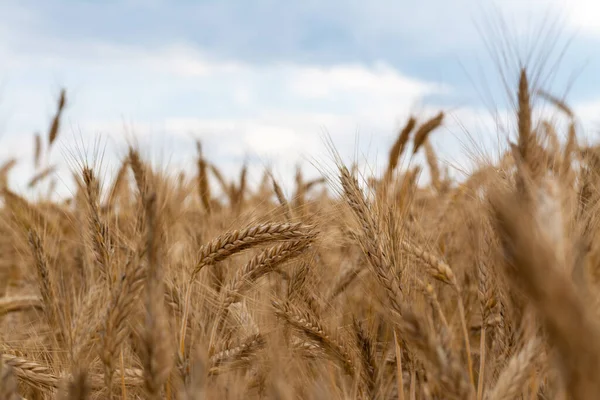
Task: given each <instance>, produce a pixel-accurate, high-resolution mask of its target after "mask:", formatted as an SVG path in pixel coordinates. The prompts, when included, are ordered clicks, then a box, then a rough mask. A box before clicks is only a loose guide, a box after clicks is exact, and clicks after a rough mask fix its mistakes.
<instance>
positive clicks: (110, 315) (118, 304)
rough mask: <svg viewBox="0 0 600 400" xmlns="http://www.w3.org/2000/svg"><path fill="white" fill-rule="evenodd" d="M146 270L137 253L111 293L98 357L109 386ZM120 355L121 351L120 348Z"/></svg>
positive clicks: (106, 383) (108, 386)
mask: <svg viewBox="0 0 600 400" xmlns="http://www.w3.org/2000/svg"><path fill="white" fill-rule="evenodd" d="M145 277H146V270H145V268H144V266H143V264H142V262H141V260H138V259H137V257H135V258H132V259H130V260H129V261H128V262H127V264H126V265H125V272H124V274H123V276H122V277H121V280H120V281H119V282H117V284H116V285H115V288H114V289H113V291H112V293H111V297H110V300H109V303H108V306H107V309H106V316H105V317H104V321H103V324H104V326H103V328H104V329H103V332H102V334H101V335H100V344H101V347H100V348H99V349H98V350H99V352H100V354H99V355H100V360H101V361H102V364H103V367H104V382H105V386H106V388H107V389H109V390H111V388H112V381H113V373H114V370H115V366H114V364H115V361H116V355H117V352H118V351H119V350H120V349H121V350H122V347H121V346H122V344H123V342H124V341H125V339H126V337H127V333H128V331H127V329H126V324H127V320H128V318H129V317H130V316H131V314H132V309H133V307H134V304H135V303H134V302H135V299H136V298H137V297H138V296H139V294H140V292H141V291H142V287H143V283H144V279H145ZM121 356H122V351H121Z"/></svg>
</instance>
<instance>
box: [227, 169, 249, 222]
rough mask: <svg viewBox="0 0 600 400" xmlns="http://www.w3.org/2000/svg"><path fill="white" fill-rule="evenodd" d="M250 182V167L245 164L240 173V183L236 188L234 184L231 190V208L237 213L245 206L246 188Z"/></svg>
mask: <svg viewBox="0 0 600 400" xmlns="http://www.w3.org/2000/svg"><path fill="white" fill-rule="evenodd" d="M247 180H248V165H247V164H244V166H243V167H242V170H241V171H240V183H239V186H238V187H237V188H236V186H235V184H234V183H233V182H232V184H231V188H230V189H229V191H230V192H231V197H230V200H231V207H232V209H233V210H234V211H235V212H239V211H240V210H241V208H242V206H243V204H244V199H245V197H246V190H247V188H246V186H247Z"/></svg>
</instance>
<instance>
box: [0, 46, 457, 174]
mask: <svg viewBox="0 0 600 400" xmlns="http://www.w3.org/2000/svg"><path fill="white" fill-rule="evenodd" d="M3 55H6V56H9V57H11V58H12V59H13V65H12V66H0V73H2V74H3V75H5V76H7V77H8V78H9V79H8V80H7V86H6V91H5V93H4V94H5V101H8V102H9V104H10V110H11V112H7V113H3V112H2V110H0V116H2V117H4V119H5V121H6V123H5V124H4V127H5V130H6V136H7V137H10V138H11V139H10V140H11V141H12V144H11V145H15V143H21V144H20V145H18V146H19V147H20V148H21V149H23V150H22V151H23V152H25V153H27V152H28V151H27V150H26V149H31V143H32V139H31V136H32V133H33V132H34V131H36V130H41V131H44V130H45V129H46V128H47V126H48V124H49V121H50V118H51V116H52V114H53V112H54V107H55V105H54V102H55V100H54V99H53V96H52V95H55V94H56V93H57V90H56V89H58V85H51V84H49V83H48V82H45V81H44V80H31V79H30V76H35V75H37V74H43V75H46V76H52V75H53V74H55V73H56V74H60V76H62V77H63V78H64V79H63V80H62V82H61V84H62V85H65V86H66V87H67V93H68V96H67V97H68V107H67V112H66V115H65V120H64V123H63V134H61V137H60V138H61V139H60V141H59V146H63V147H64V148H65V149H68V148H73V147H77V146H79V145H81V143H82V142H83V143H85V142H91V141H93V140H95V139H96V138H97V137H98V135H101V136H103V137H106V138H108V142H107V143H108V144H109V146H112V147H113V148H114V147H115V146H116V147H117V148H119V149H121V153H122V152H123V150H122V149H123V147H124V146H125V144H126V139H127V137H128V136H127V135H125V134H124V132H126V131H127V130H128V129H129V128H131V129H132V130H133V131H134V132H135V134H136V136H137V137H138V138H139V140H141V141H142V142H147V144H148V146H150V147H153V148H159V149H161V151H162V153H163V156H164V157H165V158H170V159H173V160H178V159H185V160H190V159H193V156H194V151H195V150H194V146H193V142H192V140H193V138H194V137H200V138H202V140H203V142H205V148H206V149H207V151H208V154H209V156H210V157H211V158H213V161H214V162H215V163H217V164H219V163H224V164H228V165H232V166H233V162H235V163H237V165H239V164H240V162H242V161H243V160H244V159H248V160H250V161H251V162H253V163H254V164H255V165H256V166H261V167H262V166H264V165H265V164H273V166H274V168H276V167H277V165H283V164H285V165H286V166H287V167H285V168H288V169H289V168H292V165H295V163H297V162H298V161H299V160H302V159H303V158H306V157H310V156H312V155H313V154H314V153H315V152H316V151H317V150H318V149H322V148H323V134H324V131H326V132H327V133H328V134H329V135H330V136H331V137H332V139H333V140H334V143H339V145H340V146H341V147H343V148H345V149H346V150H348V152H350V153H351V152H352V149H350V145H351V144H353V139H354V135H355V132H356V130H357V129H360V131H361V132H362V134H363V136H371V137H373V138H375V140H376V141H379V142H381V141H382V140H387V139H388V138H389V137H390V136H393V135H394V132H395V129H397V125H398V123H399V121H401V120H403V119H404V118H405V117H406V115H407V112H408V110H409V109H410V107H411V106H414V105H415V104H417V103H418V102H419V101H420V99H422V98H423V96H426V95H429V94H436V93H437V94H441V93H445V92H448V91H449V88H448V87H444V86H441V85H437V84H434V83H431V82H427V81H423V80H420V79H416V78H412V77H409V76H406V75H404V74H402V73H401V72H400V71H398V70H397V69H395V68H393V67H392V66H390V65H388V64H386V63H383V62H379V63H374V64H372V65H368V64H366V65H365V64H358V63H355V64H339V65H335V66H319V65H303V64H294V63H273V64H270V65H255V64H250V63H245V62H241V61H223V60H216V59H213V58H211V57H209V56H207V55H206V54H205V53H204V52H202V51H199V50H198V49H196V48H193V47H190V46H186V45H172V46H167V47H164V48H162V49H155V50H147V49H144V48H135V47H131V46H108V45H105V44H102V45H90V47H88V48H87V49H82V48H80V47H79V46H74V48H73V49H72V51H67V50H66V49H65V50H64V51H63V52H62V53H59V54H55V55H47V54H45V53H41V54H36V53H32V54H27V55H19V54H10V53H9V54H7V53H6V51H5V52H4V54H3ZM15 110H20V111H15ZM165 143H167V144H168V146H166V147H165V146H164V144H165ZM29 151H31V150H29ZM110 151H111V149H110V148H109V149H108V151H107V152H108V153H110ZM169 151H170V152H171V153H170V154H166V153H167V152H169ZM59 155H60V154H58V155H57V154H56V153H55V154H54V156H55V157H58V156H59ZM24 156H25V155H24ZM28 156H29V155H27V157H28ZM105 161H106V162H107V163H109V164H110V163H111V162H112V163H114V162H116V161H118V160H117V158H116V157H114V156H110V155H108V156H107V159H106V160H105ZM228 172H229V173H231V174H234V173H236V172H235V171H233V167H232V168H231V169H230V170H229V171H228ZM17 175H18V174H17ZM18 176H20V177H22V174H21V175H18Z"/></svg>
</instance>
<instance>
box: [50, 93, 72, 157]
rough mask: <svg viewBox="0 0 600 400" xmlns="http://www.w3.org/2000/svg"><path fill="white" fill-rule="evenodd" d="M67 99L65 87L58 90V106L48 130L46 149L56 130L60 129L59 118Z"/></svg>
mask: <svg viewBox="0 0 600 400" xmlns="http://www.w3.org/2000/svg"><path fill="white" fill-rule="evenodd" d="M66 101H67V92H66V90H65V89H62V90H61V91H60V97H59V98H58V108H57V110H56V114H55V115H54V118H53V119H52V124H51V125H50V130H49V131H48V149H50V148H51V147H52V144H53V143H54V141H55V140H56V138H57V137H58V131H59V129H60V119H61V117H62V113H63V110H64V108H65V104H66Z"/></svg>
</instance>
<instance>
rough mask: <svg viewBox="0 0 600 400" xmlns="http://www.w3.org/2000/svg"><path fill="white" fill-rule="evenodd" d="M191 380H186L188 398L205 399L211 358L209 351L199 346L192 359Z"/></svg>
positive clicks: (193, 399)
mask: <svg viewBox="0 0 600 400" xmlns="http://www.w3.org/2000/svg"><path fill="white" fill-rule="evenodd" d="M190 370H191V371H190V374H189V377H190V379H189V382H186V385H185V386H186V387H185V394H186V396H185V399H186V400H201V399H202V400H204V399H205V398H206V391H207V385H208V374H209V371H210V360H209V357H208V353H207V352H206V351H205V350H204V349H203V348H202V346H198V348H197V349H196V351H195V356H194V357H193V359H192V364H191V368H190Z"/></svg>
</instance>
